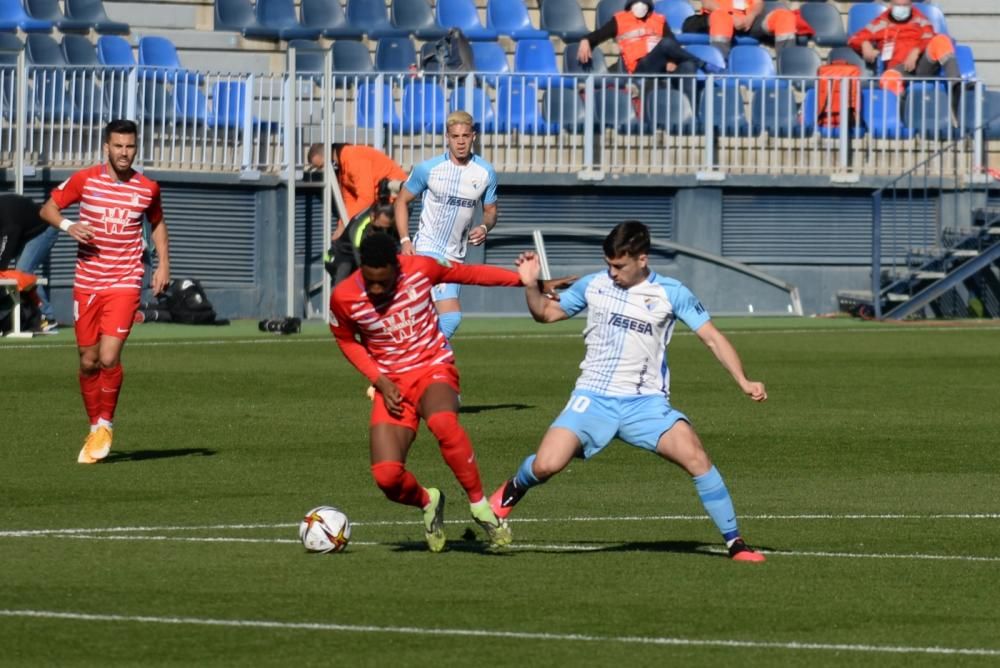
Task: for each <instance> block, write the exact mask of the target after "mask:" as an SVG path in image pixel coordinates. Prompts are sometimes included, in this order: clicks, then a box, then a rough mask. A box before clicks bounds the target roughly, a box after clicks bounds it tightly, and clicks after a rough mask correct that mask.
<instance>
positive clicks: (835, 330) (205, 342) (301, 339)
mask: <svg viewBox="0 0 1000 668" xmlns="http://www.w3.org/2000/svg"><path fill="white" fill-rule="evenodd" d="M998 329H1000V327H998V326H996V325H978V326H965V325H956V326H954V327H948V326H937V327H920V326H899V327H816V328H811V327H803V328H787V329H743V330H740V329H733V330H727V331H726V336H746V335H760V334H840V333H845V334H873V333H885V332H980V331H996V330H998ZM692 335H693V332H688V331H684V332H675V333H674V336H675V337H677V336H692ZM581 336H582V333H581V332H553V333H551V334H465V335H462V336H461V337H460V338H459V341H462V340H466V339H469V340H476V339H478V340H504V339H518V340H521V339H578V338H581ZM323 341H329V342H330V343H333V337H332V336H329V337H327V336H294V337H293V336H281V337H279V336H277V335H276V336H275V337H274V338H258V339H202V340H195V339H188V340H179V341H130V342H129V344H128V347H129V348H157V347H164V346H167V347H169V346H222V345H227V344H232V345H255V344H270V343H317V342H323ZM59 348H76V344H75V343H51V344H46V343H43V344H30V343H15V344H10V345H4V344H0V351H3V350H51V349H59Z"/></svg>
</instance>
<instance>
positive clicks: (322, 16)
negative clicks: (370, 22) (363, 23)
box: [299, 0, 364, 39]
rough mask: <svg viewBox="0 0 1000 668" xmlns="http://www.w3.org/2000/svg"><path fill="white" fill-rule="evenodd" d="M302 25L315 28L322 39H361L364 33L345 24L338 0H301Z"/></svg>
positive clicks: (342, 10)
mask: <svg viewBox="0 0 1000 668" xmlns="http://www.w3.org/2000/svg"><path fill="white" fill-rule="evenodd" d="M299 12H300V13H301V15H302V25H304V26H308V27H310V28H316V29H317V30H319V31H320V34H321V35H323V37H330V38H332V39H342V38H349V39H361V37H362V36H363V35H364V33H363V32H362V31H360V30H358V29H357V28H355V27H353V26H352V25H350V24H349V23H348V22H347V16H346V15H345V14H344V8H343V7H341V6H340V0H302V6H301V7H299Z"/></svg>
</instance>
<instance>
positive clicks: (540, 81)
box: [514, 39, 576, 86]
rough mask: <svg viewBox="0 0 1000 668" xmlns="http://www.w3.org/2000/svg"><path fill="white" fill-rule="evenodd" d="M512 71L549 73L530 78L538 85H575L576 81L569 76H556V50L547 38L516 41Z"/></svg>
mask: <svg viewBox="0 0 1000 668" xmlns="http://www.w3.org/2000/svg"><path fill="white" fill-rule="evenodd" d="M514 71H515V72H518V73H521V74H550V75H555V76H551V77H549V76H546V77H539V78H532V81H535V82H537V85H539V86H575V85H576V81H575V80H574V79H572V78H570V77H561V76H558V75H559V74H560V72H559V66H558V65H557V64H556V52H555V49H554V48H552V42H550V41H549V40H547V39H524V40H521V41H520V42H518V43H517V48H516V49H515V50H514Z"/></svg>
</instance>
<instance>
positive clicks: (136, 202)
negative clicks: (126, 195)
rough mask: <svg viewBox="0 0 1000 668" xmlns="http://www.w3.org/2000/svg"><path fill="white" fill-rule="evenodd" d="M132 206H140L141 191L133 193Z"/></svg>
mask: <svg viewBox="0 0 1000 668" xmlns="http://www.w3.org/2000/svg"><path fill="white" fill-rule="evenodd" d="M132 206H139V193H132Z"/></svg>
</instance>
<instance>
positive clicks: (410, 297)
mask: <svg viewBox="0 0 1000 668" xmlns="http://www.w3.org/2000/svg"><path fill="white" fill-rule="evenodd" d="M399 265H400V271H399V277H398V279H397V281H396V291H395V293H394V295H393V297H392V299H391V301H389V302H388V303H387V304H381V305H380V306H379V307H378V308H376V306H375V305H374V304H372V302H371V299H369V297H368V293H367V292H366V291H365V282H364V279H363V278H362V277H361V271H360V270H359V271H355V272H354V273H353V274H351V275H350V276H349V277H348V278H347V279H345V280H344V281H342V282H341V283H340V284H338V285H337V287H336V289H335V290H334V291H333V294H332V295H331V296H330V318H329V319H330V331H331V332H333V335H334V336H335V337H336V339H337V344H338V345H339V346H340V349H341V351H342V352H343V353H344V356H345V357H347V359H348V361H350V362H351V364H353V365H354V366H355V367H356V368H357V369H358V371H360V372H361V373H363V374H364V375H365V376H366V377H367V378H368V380H370V381H372V382H375V379H376V378H378V377H379V375H380V374H385V375H386V376H389V377H392V376H399V375H401V374H404V373H407V372H409V371H413V370H415V369H419V368H422V367H428V366H432V365H435V364H451V363H453V362H454V361H455V356H454V354H453V353H452V351H451V346H450V345H449V344H448V340H447V339H446V338H445V337H444V334H442V333H441V330H440V328H439V327H438V316H437V310H436V309H435V308H434V301H433V300H432V299H431V288H432V287H434V286H435V285H436V284H438V283H462V284H465V285H486V286H507V287H517V286H519V285H521V281H520V279H519V278H518V275H517V273H516V272H513V271H510V270H509V269H501V268H500V267H491V266H489V265H482V264H479V265H476V264H464V265H463V264H450V263H448V262H446V261H439V260H436V259H434V258H430V257H425V256H422V255H400V256H399ZM359 339H360V341H359Z"/></svg>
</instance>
